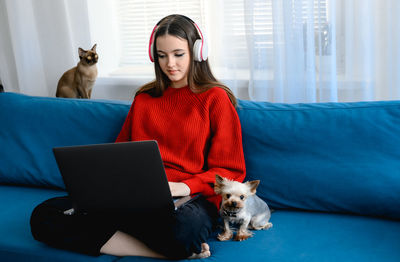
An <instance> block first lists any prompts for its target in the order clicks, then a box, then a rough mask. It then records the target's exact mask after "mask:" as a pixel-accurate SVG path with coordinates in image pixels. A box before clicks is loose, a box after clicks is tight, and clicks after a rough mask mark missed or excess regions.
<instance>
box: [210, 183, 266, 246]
mask: <svg viewBox="0 0 400 262" xmlns="http://www.w3.org/2000/svg"><path fill="white" fill-rule="evenodd" d="M259 184H260V180H255V181H248V182H246V183H240V182H237V181H232V180H228V179H226V178H223V177H221V176H219V175H216V177H215V185H214V191H215V193H216V194H218V195H221V196H222V203H221V208H220V215H221V217H222V219H223V221H224V230H223V232H222V233H220V234H219V235H218V240H220V241H227V240H229V239H231V238H232V237H233V232H232V230H231V228H230V226H229V225H230V223H232V224H237V225H239V230H238V231H237V233H236V236H235V240H236V241H243V240H246V239H248V238H249V237H252V236H253V234H252V233H251V232H250V231H249V230H248V228H249V229H255V230H261V229H269V228H271V227H272V223H270V222H269V219H270V218H271V211H270V210H269V207H268V205H267V203H265V202H264V201H263V200H262V199H261V198H259V197H258V196H256V195H255V193H256V189H257V187H258V185H259Z"/></svg>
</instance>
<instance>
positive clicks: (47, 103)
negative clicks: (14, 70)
mask: <svg viewBox="0 0 400 262" xmlns="http://www.w3.org/2000/svg"><path fill="white" fill-rule="evenodd" d="M129 107H130V103H129V102H120V101H118V102H117V101H96V100H85V99H63V98H47V97H34V96H26V95H22V94H15V93H0V123H1V128H0V183H10V184H24V185H36V186H47V187H58V188H64V183H63V181H62V178H61V175H60V173H59V170H58V167H57V164H56V162H55V159H54V156H53V152H52V148H53V147H58V146H69V145H83V144H96V143H108V142H113V141H114V140H115V139H116V137H117V135H118V133H119V131H120V129H121V126H122V124H123V122H124V120H125V117H126V115H127V113H128V111H129Z"/></svg>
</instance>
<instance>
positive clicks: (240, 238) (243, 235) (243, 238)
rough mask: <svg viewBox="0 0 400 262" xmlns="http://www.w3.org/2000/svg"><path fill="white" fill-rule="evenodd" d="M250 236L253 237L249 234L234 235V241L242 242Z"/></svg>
mask: <svg viewBox="0 0 400 262" xmlns="http://www.w3.org/2000/svg"><path fill="white" fill-rule="evenodd" d="M252 236H253V234H252V233H250V232H238V233H237V234H236V236H235V240H236V241H243V240H246V239H248V238H250V237H252Z"/></svg>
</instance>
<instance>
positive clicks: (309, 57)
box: [220, 0, 400, 103]
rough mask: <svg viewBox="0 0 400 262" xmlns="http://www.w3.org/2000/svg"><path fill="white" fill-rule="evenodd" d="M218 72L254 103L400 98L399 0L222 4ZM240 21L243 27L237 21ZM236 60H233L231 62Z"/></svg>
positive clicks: (236, 0)
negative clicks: (226, 75) (226, 73)
mask: <svg viewBox="0 0 400 262" xmlns="http://www.w3.org/2000/svg"><path fill="white" fill-rule="evenodd" d="M223 5H224V9H225V10H226V12H224V19H223V20H222V22H223V23H224V25H223V28H224V30H223V34H222V38H223V40H222V41H223V42H224V43H229V44H226V45H225V46H224V50H223V52H221V56H224V57H229V59H220V61H225V63H224V64H223V65H222V67H225V68H229V70H230V74H231V75H234V76H235V79H234V81H233V82H232V83H230V84H231V85H232V86H233V89H234V90H237V88H238V85H239V84H238V83H239V82H241V81H242V79H243V78H245V79H248V80H249V81H248V85H247V87H248V88H247V92H248V97H249V98H250V99H252V100H260V101H270V102H287V103H297V102H328V101H331V102H336V101H361V100H390V99H400V74H399V73H398V72H400V71H399V69H400V68H399V67H400V49H399V46H400V35H399V33H398V31H396V29H395V28H399V26H400V16H399V14H400V1H397V0H336V1H335V0H284V1H281V0H226V1H223ZM241 19H243V20H241ZM232 54H234V55H232Z"/></svg>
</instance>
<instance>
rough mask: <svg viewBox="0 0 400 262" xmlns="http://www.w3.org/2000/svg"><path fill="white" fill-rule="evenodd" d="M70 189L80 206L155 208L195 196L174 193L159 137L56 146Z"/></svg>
mask: <svg viewBox="0 0 400 262" xmlns="http://www.w3.org/2000/svg"><path fill="white" fill-rule="evenodd" d="M53 152H54V155H55V158H56V161H57V164H58V167H59V170H60V173H61V175H62V177H63V180H64V184H65V187H66V190H67V192H68V194H69V196H70V198H71V200H72V202H73V204H74V208H73V209H71V210H66V212H65V214H72V213H74V212H76V211H80V212H91V211H95V212H133V213H136V212H137V213H141V212H146V213H154V212H164V213H165V212H167V213H170V212H171V213H172V212H174V210H175V209H176V208H178V207H180V206H182V205H184V204H187V203H188V202H189V201H191V200H193V199H194V198H193V197H185V198H181V199H173V198H172V196H171V192H170V189H169V186H168V180H167V177H166V174H165V170H164V164H163V162H162V159H161V155H160V151H159V148H158V144H157V142H156V141H138V142H124V143H107V144H96V145H81V146H67V147H56V148H53Z"/></svg>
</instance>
